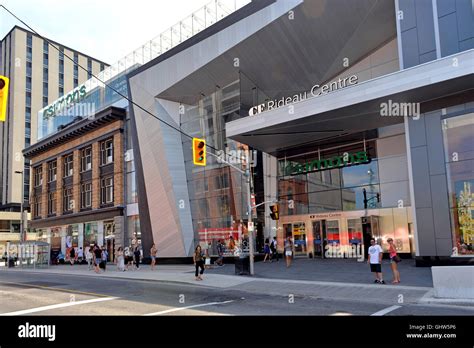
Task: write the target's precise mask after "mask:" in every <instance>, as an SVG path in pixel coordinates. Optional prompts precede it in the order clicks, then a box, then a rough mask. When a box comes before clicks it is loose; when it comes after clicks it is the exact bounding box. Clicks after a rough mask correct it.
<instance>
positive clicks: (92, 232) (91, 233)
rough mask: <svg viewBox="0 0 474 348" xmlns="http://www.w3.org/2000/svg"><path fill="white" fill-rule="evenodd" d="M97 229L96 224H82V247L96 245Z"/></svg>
mask: <svg viewBox="0 0 474 348" xmlns="http://www.w3.org/2000/svg"><path fill="white" fill-rule="evenodd" d="M98 234H99V229H98V226H97V222H89V223H85V224H84V247H88V246H91V245H92V244H95V243H97V236H98Z"/></svg>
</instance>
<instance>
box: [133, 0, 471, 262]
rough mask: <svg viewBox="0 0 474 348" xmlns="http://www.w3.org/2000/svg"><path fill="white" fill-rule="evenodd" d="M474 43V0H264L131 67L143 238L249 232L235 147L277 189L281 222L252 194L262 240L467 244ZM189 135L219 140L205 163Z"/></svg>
mask: <svg viewBox="0 0 474 348" xmlns="http://www.w3.org/2000/svg"><path fill="white" fill-rule="evenodd" d="M473 48H474V11H473V8H472V3H471V1H468V0H446V1H444V0H438V1H432V0H417V1H405V0H383V1H376V0H360V1H344V0H335V1H322V0H321V1H320V0H313V1H304V2H303V1H301V0H276V1H275V0H262V1H253V2H252V3H250V4H248V5H246V6H244V7H242V8H241V9H239V10H238V11H236V12H234V13H232V14H231V15H229V16H227V17H226V18H224V19H222V20H221V21H219V22H218V23H216V24H215V25H212V26H210V27H208V28H207V29H205V30H203V31H201V32H200V33H198V34H196V35H194V36H193V37H191V38H190V39H188V40H186V41H184V42H182V43H180V44H179V45H177V46H176V47H174V48H172V49H170V50H169V51H167V52H166V53H164V54H162V55H160V56H159V57H157V58H155V59H153V60H152V61H150V62H148V63H147V64H145V65H143V66H141V67H139V68H138V69H135V70H134V71H133V72H131V73H129V74H128V75H127V76H128V93H129V96H130V97H131V98H132V99H133V100H134V102H135V103H136V104H137V105H139V106H140V107H138V106H137V105H134V106H130V110H131V114H132V116H131V118H130V121H131V129H132V132H131V135H132V142H133V149H134V158H135V166H136V178H137V193H138V197H139V199H138V205H139V211H140V224H141V232H142V241H143V243H144V245H145V249H148V246H150V245H151V243H153V242H154V243H156V244H157V245H158V248H159V250H160V255H161V256H162V257H187V256H190V255H191V254H192V251H193V249H194V247H195V245H196V244H197V243H202V244H208V243H209V242H211V246H212V243H213V242H214V241H216V240H217V239H225V240H226V241H227V243H228V247H230V244H229V240H230V237H231V236H232V237H233V238H234V239H237V240H244V239H245V235H246V224H247V222H248V221H247V215H246V208H247V207H246V202H247V197H246V191H245V189H244V188H245V186H244V185H245V181H244V178H243V177H242V176H241V175H240V174H239V172H238V171H237V170H235V169H233V168H232V167H229V166H228V165H226V164H224V163H220V162H221V161H220V160H219V158H222V156H226V155H227V159H228V160H229V161H232V163H233V164H234V165H236V166H240V167H242V168H249V167H250V168H251V169H252V173H253V175H252V177H253V181H252V190H253V192H254V193H255V195H256V203H257V204H258V203H262V202H266V201H272V200H276V199H277V200H279V202H280V220H279V221H277V222H275V221H273V220H271V219H270V218H269V214H270V211H269V206H268V204H264V205H262V206H261V207H260V208H258V209H257V211H256V213H257V214H256V219H255V222H256V226H257V245H261V244H262V241H263V240H264V239H265V238H271V237H273V236H276V237H277V238H278V240H279V243H280V247H282V241H283V239H284V238H286V237H287V236H290V237H291V238H292V239H293V240H294V242H295V254H296V255H298V256H301V257H338V256H341V255H342V256H344V255H346V256H347V255H349V254H350V253H351V251H357V250H359V251H360V250H363V249H364V248H366V247H367V241H368V239H369V238H370V237H371V236H374V237H376V238H378V240H379V243H381V244H382V246H383V247H384V248H386V247H387V243H386V240H387V239H388V238H389V237H391V238H393V239H394V240H395V244H396V246H397V249H398V250H399V252H400V253H404V254H406V255H411V256H413V257H415V258H416V259H417V261H418V264H423V263H437V262H464V261H465V260H468V259H469V258H471V257H472V255H473V254H474V251H473V249H472V238H473V234H474V225H473V223H474V222H473V221H474V220H473V219H474V215H473V207H474V202H473V198H474V197H473V193H472V192H473V187H472V186H473V185H474V157H473V156H474V141H473V140H472V134H474V133H473V131H474V90H473V84H472V81H473V78H474V76H473V75H474V64H473V62H474V49H473ZM150 113H152V114H155V115H158V116H159V117H160V118H161V119H162V120H165V121H166V122H167V123H168V124H171V125H172V126H173V128H171V127H169V126H168V125H166V124H164V123H161V122H159V121H157V120H156V119H155V118H153V117H151V116H150ZM176 129H180V130H181V131H182V132H184V133H186V134H187V135H183V134H181V133H180V132H178V131H177V130H176ZM188 135H189V136H191V137H199V138H205V139H206V140H207V143H208V145H209V147H208V153H215V154H217V157H214V156H212V155H209V156H208V158H207V160H208V164H207V166H206V167H204V168H203V167H195V166H193V164H192V161H191V142H190V138H189V137H188ZM219 156H221V157H219ZM335 255H336V256H335Z"/></svg>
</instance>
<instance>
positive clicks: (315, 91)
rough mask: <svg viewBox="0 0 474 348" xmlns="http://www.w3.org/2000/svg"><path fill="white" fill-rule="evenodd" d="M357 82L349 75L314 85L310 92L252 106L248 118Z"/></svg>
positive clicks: (354, 76) (356, 78)
mask: <svg viewBox="0 0 474 348" xmlns="http://www.w3.org/2000/svg"><path fill="white" fill-rule="evenodd" d="M358 80H359V77H358V76H357V75H351V76H349V77H343V78H342V77H341V78H339V79H338V80H336V81H332V82H330V83H327V84H325V85H322V86H320V85H314V86H313V87H312V88H311V91H310V92H309V93H308V92H303V93H299V94H295V95H293V96H291V97H286V98H285V97H282V98H280V99H278V100H268V101H266V102H265V103H262V104H259V105H256V106H253V107H251V108H250V109H249V116H254V115H258V114H260V113H262V112H264V111H270V110H273V109H277V108H280V107H282V106H286V105H290V104H293V103H297V102H299V101H302V100H305V99H308V97H319V96H321V95H324V94H328V93H330V92H333V91H335V90H338V89H341V88H344V87H348V86H351V85H355V84H357V82H358Z"/></svg>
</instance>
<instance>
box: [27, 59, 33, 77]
mask: <svg viewBox="0 0 474 348" xmlns="http://www.w3.org/2000/svg"><path fill="white" fill-rule="evenodd" d="M32 70H33V64H32V63H31V62H26V76H30V77H31V72H32Z"/></svg>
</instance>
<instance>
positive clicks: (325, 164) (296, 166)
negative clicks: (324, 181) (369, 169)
mask: <svg viewBox="0 0 474 348" xmlns="http://www.w3.org/2000/svg"><path fill="white" fill-rule="evenodd" d="M369 162H370V158H369V154H368V153H367V152H366V151H359V152H355V153H348V152H346V153H344V154H343V155H342V156H334V157H331V158H325V159H316V160H313V161H310V162H306V163H297V162H289V163H288V164H287V165H286V167H285V171H284V172H285V173H284V175H285V176H289V175H290V176H291V175H299V174H305V173H311V172H320V171H324V170H329V169H336V168H344V167H349V166H353V165H358V164H362V163H369Z"/></svg>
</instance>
